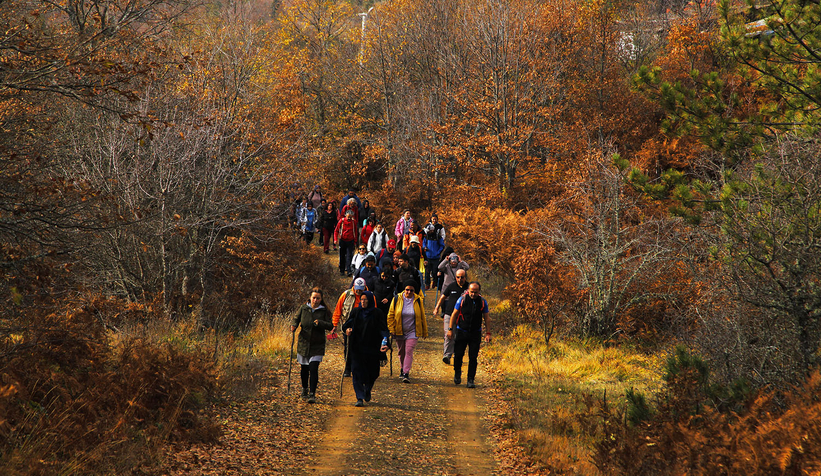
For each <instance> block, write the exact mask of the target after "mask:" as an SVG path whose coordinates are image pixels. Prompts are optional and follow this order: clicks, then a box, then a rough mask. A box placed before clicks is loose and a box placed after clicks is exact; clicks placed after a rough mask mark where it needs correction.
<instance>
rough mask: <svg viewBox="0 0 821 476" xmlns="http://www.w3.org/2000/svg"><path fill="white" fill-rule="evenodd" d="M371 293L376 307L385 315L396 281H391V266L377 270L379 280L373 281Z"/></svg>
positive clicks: (389, 305) (394, 290)
mask: <svg viewBox="0 0 821 476" xmlns="http://www.w3.org/2000/svg"><path fill="white" fill-rule="evenodd" d="M369 289H372V290H373V295H374V297H375V298H376V307H378V308H379V309H381V310H382V312H384V313H385V314H386V315H387V313H388V310H389V309H390V307H391V299H393V296H394V294H396V283H394V282H393V267H392V266H391V267H390V268H388V269H383V270H381V271H380V272H379V280H378V281H376V283H374V287H373V288H369Z"/></svg>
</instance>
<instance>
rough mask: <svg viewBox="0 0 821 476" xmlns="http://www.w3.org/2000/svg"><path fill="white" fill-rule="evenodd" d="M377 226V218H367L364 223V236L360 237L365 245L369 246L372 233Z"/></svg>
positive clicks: (360, 240)
mask: <svg viewBox="0 0 821 476" xmlns="http://www.w3.org/2000/svg"><path fill="white" fill-rule="evenodd" d="M375 227H376V220H374V219H373V218H368V219H366V220H365V224H364V225H362V236H360V237H359V242H360V243H362V244H363V245H365V247H366V248H367V246H368V241H370V239H371V235H372V234H373V230H374V228H375Z"/></svg>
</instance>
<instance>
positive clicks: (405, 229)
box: [393, 210, 413, 251]
mask: <svg viewBox="0 0 821 476" xmlns="http://www.w3.org/2000/svg"><path fill="white" fill-rule="evenodd" d="M412 220H413V219H412V218H411V212H410V210H405V211H404V212H402V216H401V217H399V220H397V221H396V227H395V228H394V230H393V236H395V237H396V246H397V249H398V250H400V251H402V250H403V249H404V248H403V247H402V245H403V244H404V243H405V235H407V234H410V227H411V221H412Z"/></svg>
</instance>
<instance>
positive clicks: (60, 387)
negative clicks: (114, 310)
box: [0, 303, 218, 474]
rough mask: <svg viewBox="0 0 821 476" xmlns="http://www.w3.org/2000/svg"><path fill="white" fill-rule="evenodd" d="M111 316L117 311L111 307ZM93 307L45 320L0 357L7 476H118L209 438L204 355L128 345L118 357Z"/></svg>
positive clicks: (211, 383)
mask: <svg viewBox="0 0 821 476" xmlns="http://www.w3.org/2000/svg"><path fill="white" fill-rule="evenodd" d="M107 307H108V308H109V309H110V308H111V307H112V306H111V303H108V304H107ZM95 308H96V306H95V305H94V304H93V303H92V304H90V305H87V306H84V307H82V308H79V309H72V310H70V311H67V312H65V313H64V314H50V315H48V316H43V317H38V318H37V320H36V322H31V323H28V325H27V326H26V327H24V328H21V329H19V330H18V332H19V334H17V335H15V336H14V340H13V341H9V339H8V338H7V339H4V340H3V342H2V351H3V352H2V354H0V454H3V458H2V460H1V461H2V462H0V472H2V473H3V474H20V473H25V474H38V473H39V474H53V473H55V472H59V471H58V468H60V467H62V466H63V465H65V464H67V463H69V462H71V464H73V465H76V469H75V471H78V472H82V473H90V472H95V471H100V470H103V471H106V472H118V471H117V469H116V468H118V467H120V466H118V465H125V466H128V465H130V464H134V463H137V462H139V461H140V459H141V458H145V457H146V456H147V454H143V455H142V456H139V455H136V454H134V453H132V452H131V448H132V446H131V445H133V444H134V441H132V440H131V438H133V437H134V436H136V435H140V436H141V438H139V441H141V442H143V443H144V444H148V445H149V446H151V445H154V444H161V443H163V442H166V441H167V440H168V439H179V438H186V439H192V438H193V439H207V440H213V439H214V438H215V437H216V436H217V435H218V430H217V429H216V426H215V425H214V424H212V423H211V422H209V421H207V420H203V419H201V417H200V416H199V413H198V411H197V410H198V409H199V408H200V407H201V406H202V405H203V404H204V403H205V399H206V398H207V397H208V395H210V394H211V393H212V392H213V390H214V389H215V384H216V381H215V380H214V375H213V373H212V371H211V365H210V364H208V363H206V360H205V359H204V356H201V355H192V354H184V353H181V352H179V351H178V350H176V349H174V348H173V347H171V346H166V347H162V348H157V347H153V346H150V345H147V344H145V343H143V342H141V341H139V340H128V341H127V342H125V343H124V344H123V346H122V347H121V348H119V349H118V350H115V349H113V348H111V347H110V346H109V345H108V343H107V342H108V341H107V338H106V336H105V328H104V326H103V324H102V320H101V319H100V318H99V316H98V315H97V311H96V310H95Z"/></svg>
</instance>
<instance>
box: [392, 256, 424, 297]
mask: <svg viewBox="0 0 821 476" xmlns="http://www.w3.org/2000/svg"><path fill="white" fill-rule="evenodd" d="M397 264H398V267H397V268H396V270H395V271H394V272H393V280H394V282H396V293H397V294H398V293H401V292H402V290H403V289H405V282H407V281H412V282H413V283H414V284H415V285H416V289H417V290H418V289H421V288H422V280H421V279H420V278H419V276H420V275H419V270H418V269H416V268H414V267H413V265H411V262H410V258H409V257H408V255H406V254H404V253H402V254H400V255H399V259H398V260H397ZM417 294H418V293H417Z"/></svg>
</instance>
